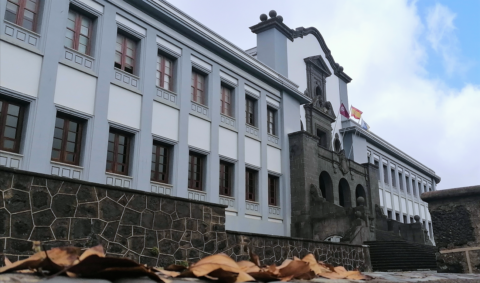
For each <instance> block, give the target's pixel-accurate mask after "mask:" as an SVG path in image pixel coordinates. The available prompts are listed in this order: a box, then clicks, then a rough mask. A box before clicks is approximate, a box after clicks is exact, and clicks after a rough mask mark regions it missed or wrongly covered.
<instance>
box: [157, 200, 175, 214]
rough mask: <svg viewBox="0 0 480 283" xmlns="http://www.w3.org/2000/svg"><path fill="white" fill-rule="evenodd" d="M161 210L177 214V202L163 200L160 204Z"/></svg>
mask: <svg viewBox="0 0 480 283" xmlns="http://www.w3.org/2000/svg"><path fill="white" fill-rule="evenodd" d="M160 210H161V211H163V212H165V213H168V214H172V213H174V212H175V202H174V201H172V200H170V199H162V201H161V202H160Z"/></svg>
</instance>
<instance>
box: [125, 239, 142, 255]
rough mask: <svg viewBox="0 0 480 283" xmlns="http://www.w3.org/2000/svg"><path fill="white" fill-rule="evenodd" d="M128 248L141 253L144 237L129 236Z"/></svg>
mask: <svg viewBox="0 0 480 283" xmlns="http://www.w3.org/2000/svg"><path fill="white" fill-rule="evenodd" d="M128 248H129V249H131V250H133V251H134V252H136V253H139V254H141V253H142V251H143V249H144V248H145V238H144V237H143V236H142V237H131V238H129V239H128Z"/></svg>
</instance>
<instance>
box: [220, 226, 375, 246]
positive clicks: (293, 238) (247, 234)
mask: <svg viewBox="0 0 480 283" xmlns="http://www.w3.org/2000/svg"><path fill="white" fill-rule="evenodd" d="M226 232H227V234H234V235H241V236H250V237H262V238H274V239H281V240H290V241H303V242H310V243H320V244H326V245H337V246H347V247H356V248H368V247H369V246H368V245H352V244H346V243H338V242H326V241H316V240H311V239H305V238H296V237H287V236H277V235H269V234H257V233H249V232H240V231H232V230H226Z"/></svg>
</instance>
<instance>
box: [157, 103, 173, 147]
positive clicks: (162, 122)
mask: <svg viewBox="0 0 480 283" xmlns="http://www.w3.org/2000/svg"><path fill="white" fill-rule="evenodd" d="M178 120H179V111H178V110H177V109H175V108H172V107H170V106H167V105H165V104H162V103H159V102H156V101H154V102H153V115H152V134H155V135H159V136H162V137H165V138H168V139H171V140H175V141H178Z"/></svg>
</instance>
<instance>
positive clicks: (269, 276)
mask: <svg viewBox="0 0 480 283" xmlns="http://www.w3.org/2000/svg"><path fill="white" fill-rule="evenodd" d="M248 275H250V276H252V277H253V278H255V280H257V281H261V282H270V281H278V280H280V279H279V278H278V276H276V275H275V274H273V273H272V272H270V271H260V272H249V273H248Z"/></svg>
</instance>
